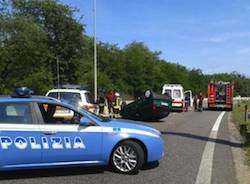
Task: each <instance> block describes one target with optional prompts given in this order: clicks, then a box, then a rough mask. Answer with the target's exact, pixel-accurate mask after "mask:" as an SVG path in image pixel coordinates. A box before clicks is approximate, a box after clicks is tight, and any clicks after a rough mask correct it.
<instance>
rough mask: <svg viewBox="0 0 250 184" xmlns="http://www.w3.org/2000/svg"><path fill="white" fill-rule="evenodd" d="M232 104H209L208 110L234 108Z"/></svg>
mask: <svg viewBox="0 0 250 184" xmlns="http://www.w3.org/2000/svg"><path fill="white" fill-rule="evenodd" d="M232 107H233V105H232V104H208V108H232Z"/></svg>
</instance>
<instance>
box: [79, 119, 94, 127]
mask: <svg viewBox="0 0 250 184" xmlns="http://www.w3.org/2000/svg"><path fill="white" fill-rule="evenodd" d="M80 125H81V126H90V125H92V121H91V120H90V119H88V118H86V117H82V118H81V119H80Z"/></svg>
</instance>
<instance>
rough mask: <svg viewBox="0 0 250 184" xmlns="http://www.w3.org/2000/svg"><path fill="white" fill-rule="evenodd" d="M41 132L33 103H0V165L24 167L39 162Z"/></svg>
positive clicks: (3, 166) (4, 166)
mask: <svg viewBox="0 0 250 184" xmlns="http://www.w3.org/2000/svg"><path fill="white" fill-rule="evenodd" d="M41 148H42V147H41V132H40V129H39V125H38V124H37V121H36V118H35V116H34V111H33V104H31V103H26V102H8V103H0V155H1V157H0V167H2V168H12V167H25V166H31V165H36V164H39V163H40V162H41V153H42V152H41Z"/></svg>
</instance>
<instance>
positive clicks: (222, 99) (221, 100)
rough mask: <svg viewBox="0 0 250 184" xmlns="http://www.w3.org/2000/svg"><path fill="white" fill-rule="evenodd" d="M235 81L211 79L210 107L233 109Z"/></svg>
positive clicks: (209, 89)
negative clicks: (215, 80)
mask: <svg viewBox="0 0 250 184" xmlns="http://www.w3.org/2000/svg"><path fill="white" fill-rule="evenodd" d="M233 91H234V83H233V82H223V81H218V82H214V81H211V82H210V83H209V84H208V99H207V100H208V108H209V109H217V108H223V109H228V110H232V109H233Z"/></svg>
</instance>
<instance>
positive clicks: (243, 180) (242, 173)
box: [228, 113, 250, 184]
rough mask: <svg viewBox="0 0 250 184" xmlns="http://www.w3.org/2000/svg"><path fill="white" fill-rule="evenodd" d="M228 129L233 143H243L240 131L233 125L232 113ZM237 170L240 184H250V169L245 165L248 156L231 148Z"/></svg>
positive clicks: (237, 149) (241, 150)
mask: <svg viewBox="0 0 250 184" xmlns="http://www.w3.org/2000/svg"><path fill="white" fill-rule="evenodd" d="M228 122H229V123H228V128H229V132H230V139H231V142H235V143H239V144H241V143H243V138H242V137H241V135H240V133H239V131H238V129H237V128H236V126H235V125H234V124H233V123H232V119H231V113H230V114H229V116H228ZM231 149H232V153H233V159H234V164H235V170H236V178H237V180H238V183H239V184H250V168H249V166H247V165H246V164H245V160H246V156H245V153H244V150H243V149H242V148H238V147H231Z"/></svg>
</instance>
